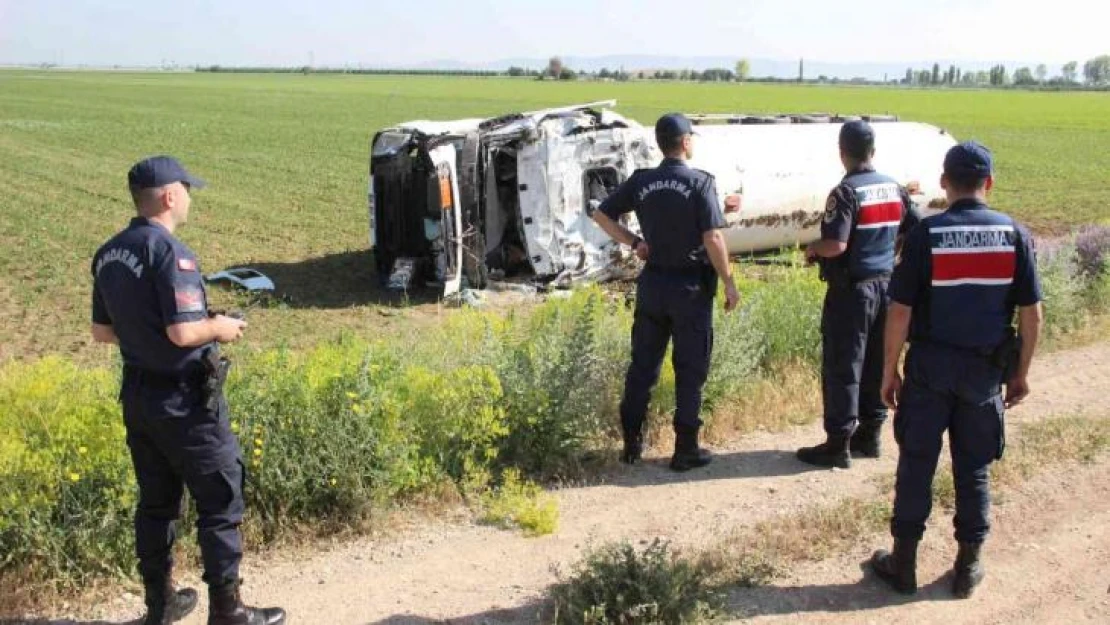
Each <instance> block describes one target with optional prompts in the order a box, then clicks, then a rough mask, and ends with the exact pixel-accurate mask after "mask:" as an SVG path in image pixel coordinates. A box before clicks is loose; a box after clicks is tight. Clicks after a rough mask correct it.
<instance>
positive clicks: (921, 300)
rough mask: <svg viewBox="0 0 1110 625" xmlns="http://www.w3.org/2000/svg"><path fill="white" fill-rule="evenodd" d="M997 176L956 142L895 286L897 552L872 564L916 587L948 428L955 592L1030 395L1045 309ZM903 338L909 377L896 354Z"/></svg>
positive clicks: (973, 566)
mask: <svg viewBox="0 0 1110 625" xmlns="http://www.w3.org/2000/svg"><path fill="white" fill-rule="evenodd" d="M993 185H994V178H993V163H992V157H991V153H990V151H989V150H987V149H986V148H985V147H983V146H982V145H980V144H978V143H974V142H968V143H962V144H960V145H957V146H955V147H953V148H952V149H951V150H949V152H948V154H947V155H946V157H945V159H944V174H943V176H942V178H941V186H942V187H944V189H945V191H946V193H947V195H948V202H949V207H948V210H947V211H945V212H944V213H941V214H939V215H934V216H932V217H929V218H927V219H925V220H924V221H922V223H921V224H920V225H919V226H918V227H917V228H915V229H914V231H913V232H911V233H910V235H909V236H908V237H907V239H906V244H905V248H904V250H903V253H902V259H901V262H900V263H899V265H898V266H897V268H895V270H894V277H893V279H892V281H891V285H890V296H891V300H892V303H891V305H890V311H889V318H888V320H887V325H886V339H885V343H886V361H885V366H884V372H883V385H882V396H883V401H884V402H886V404H887V405H888V406H890V407H892V408H895V409H896V412H895V415H894V437H895V440H896V441H898V447H899V457H898V474H897V481H896V484H895V495H894V515H893V518H892V519H891V525H890V530H891V534H892V535H893V537H894V550H893V553H891V552H887V551H885V550H882V551H878V552H876V553H875V555H874V556H873V558H872V560H871V567H872V568H873V569H874V571H875V572H876V573H877V574H878V575H879V576H880V577H881V578H882V579H883V580H885V581H886V582H887V583H888V584H889V585H890V586H891V587H893V588H894V589H895V590H897V591H899V592H902V593H906V594H911V593H914V592H916V590H917V570H916V564H917V545H918V542H919V541H920V540H921V536H922V534H923V533H924V532H925V521H926V519H928V518H929V513H930V511H931V507H932V484H933V475H934V473H935V472H936V467H937V459H938V457H939V455H940V451H941V445H942V438H943V436H944V431H945V430H948V443H949V447H950V451H951V453H952V475H953V478H954V480H955V485H956V516H955V519H954V525H955V530H956V531H955V534H956V540H957V541H958V542H959V552H958V554H957V556H956V563H955V576H954V579H953V584H952V592H953V593H954V594H955V595H956V596H957V597H961V598H966V597H969V596H971V594H972V591H973V589H974V588H975V586H976V585H978V584H979V583H980V582H981V581H982V579H983V575H984V572H983V567H982V564H981V563H980V559H979V552H980V548H981V547H982V544H983V541H984V540H985V539H986V537H987V533H988V532H989V530H990V521H989V509H990V490H989V481H988V479H989V465H990V463H991V462H993V461H994V460H996V459H1000V458H1001V457H1002V453H1003V450H1004V449H1005V440H1006V438H1005V424H1004V420H1003V413H1004V410H1005V408H1009V407H1012V406H1014V405H1015V404H1017V403H1019V402H1020V401H1021V400H1022V399H1024V398H1025V397H1026V396H1027V395H1028V394H1029V383H1028V380H1027V376H1028V374H1029V365H1030V363H1031V362H1032V360H1033V351H1034V349H1035V348H1036V345H1037V339H1038V336H1039V334H1040V326H1041V318H1042V314H1041V303H1040V302H1041V299H1042V297H1041V285H1040V279H1039V277H1038V275H1037V268H1036V259H1035V257H1034V251H1033V250H1034V245H1033V239H1032V237H1031V236H1030V234H1029V232H1028V231H1026V230H1025V229H1024V228H1022V227H1021V226H1019V225H1018V224H1017V223H1016V222H1014V220H1013V219H1011V218H1010V217H1008V216H1007V215H1004V214H1002V213H999V212H996V211H994V210H992V209H991V208H990V207H988V206H987V203H986V198H987V193H988V192H989V191H990V190H991V188H992V187H993ZM1015 308H1016V309H1017V312H1018V315H1017V316H1018V327H1017V331H1016V333H1015V332H1014V329H1013V327H1012V325H1011V324H1012V320H1013V317H1014V310H1015ZM907 337H908V338H909V342H910V349H909V353H908V354H907V356H906V363H905V381H904V382H903V380H902V378H901V377H900V376H899V375H898V359H899V357H900V356H901V353H902V344H903V343H904V342H905V341H906V339H907ZM1003 383H1005V385H1006V388H1005V395H1003V393H1002V384H1003Z"/></svg>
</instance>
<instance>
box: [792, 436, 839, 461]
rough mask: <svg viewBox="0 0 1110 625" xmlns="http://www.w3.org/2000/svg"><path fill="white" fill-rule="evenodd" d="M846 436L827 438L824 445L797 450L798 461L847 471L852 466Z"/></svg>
mask: <svg viewBox="0 0 1110 625" xmlns="http://www.w3.org/2000/svg"><path fill="white" fill-rule="evenodd" d="M848 441H849V438H848V437H847V436H829V437H827V438H826V439H825V442H824V443H821V444H820V445H816V446H814V447H802V448H801V449H799V450H798V454H797V455H798V460H801V461H802V462H804V463H806V464H812V465H815V466H818V467H838V468H841V469H847V468H849V467H851V466H852V456H851V454H850V453H848Z"/></svg>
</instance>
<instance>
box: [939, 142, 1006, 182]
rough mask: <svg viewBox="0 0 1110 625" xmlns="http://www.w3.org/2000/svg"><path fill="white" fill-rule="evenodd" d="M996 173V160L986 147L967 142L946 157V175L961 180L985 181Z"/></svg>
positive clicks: (956, 147) (953, 149)
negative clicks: (974, 179)
mask: <svg viewBox="0 0 1110 625" xmlns="http://www.w3.org/2000/svg"><path fill="white" fill-rule="evenodd" d="M993 172H994V158H993V157H992V156H991V151H990V150H988V149H987V147H986V146H985V145H982V144H981V143H978V142H975V141H965V142H963V143H961V144H959V145H955V146H952V148H951V149H949V150H948V153H947V154H945V155H944V173H946V174H949V175H952V176H957V177H961V178H978V179H980V180H982V179H985V178H986V177H987V176H990V175H991V174H992V173H993Z"/></svg>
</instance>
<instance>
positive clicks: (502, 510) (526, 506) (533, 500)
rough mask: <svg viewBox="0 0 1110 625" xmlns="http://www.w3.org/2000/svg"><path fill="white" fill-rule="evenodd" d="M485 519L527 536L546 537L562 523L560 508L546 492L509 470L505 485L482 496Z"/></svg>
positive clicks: (506, 473) (482, 517) (503, 476)
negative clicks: (517, 530)
mask: <svg viewBox="0 0 1110 625" xmlns="http://www.w3.org/2000/svg"><path fill="white" fill-rule="evenodd" d="M481 503H482V516H481V520H482V521H483V522H486V523H490V524H493V525H497V526H499V527H504V528H508V527H519V528H520V529H522V530H523V531H524V534H525V535H526V536H544V535H546V534H550V533H552V532H554V531H555V528H556V527H557V526H558V524H559V506H558V503H556V501H555V498H554V497H552V496H550V495H547V494H546V493H544V491H543V489H542V488H540V487H539V486H537V485H535V484H532V483H530V482H526V481H523V480H522V479H521V477H520V473H519V472H518V471H517V470H515V469H506V470H505V473H504V474H503V475H502V482H501V485H500V486H498V487H497V488H496V489H493V490H489V491H486V492H485V493H482V495H481Z"/></svg>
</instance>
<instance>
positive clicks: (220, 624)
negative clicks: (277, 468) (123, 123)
mask: <svg viewBox="0 0 1110 625" xmlns="http://www.w3.org/2000/svg"><path fill="white" fill-rule="evenodd" d="M127 182H128V186H129V187H130V190H131V195H132V198H133V200H134V202H135V206H136V208H137V210H138V216H137V217H135V218H134V219H132V220H131V223H130V224H129V225H128V226H127V228H125V229H124V230H123V231H121V232H119V233H118V234H116V235H115V236H113V237H112V238H111V239H109V240H108V242H107V243H105V244H104V245H103V246H102V247H101V248H100V249H99V250H98V251H97V252H96V255H95V257H94V258H93V262H92V273H93V294H92V334H93V337H94V339H96V340H97V341H100V342H105V343H115V344H118V345H119V350H120V353H121V355H122V357H123V363H124V370H123V381H122V388H121V390H120V401H121V403H122V406H123V418H124V423H125V425H126V428H127V444H128V447H129V448H130V450H131V458H132V461H133V464H134V466H135V477H136V481H137V482H138V486H139V502H138V508H137V510H136V513H135V549H136V554H137V555H138V559H139V571H140V573H141V575H142V579H143V585H144V588H145V595H146V605H147V614H146V616H145V619H144V621H143V622H144V623H148V624H153V623H158V624H161V623H172V622H174V621H177V620H180V619H182V618H184V617H185V616H186V615H187V614H189V613H190V612H191V611H192V610H193V608H194V606H195V605H196V603H197V593H196V591H194V590H193V589H191V588H186V589H181V590H175V588H174V585H173V581H172V569H173V558H172V553H171V552H172V548H173V544H174V538H175V527H174V526H175V525H176V521H177V519H178V518H179V516H180V513H181V505H182V495H183V492H184V488H188V489H189V493H190V495H191V496H192V499H193V501H195V502H196V506H197V542H198V543H199V544H200V549H201V554H202V558H203V561H204V581H205V582H206V583H207V584H208V587H209V599H210V606H209V617H208V623H209V625H232V624H235V625H242V624H246V625H276V624H279V623H284V621H285V613H284V612H283V611H282V610H281V609H277V608H267V609H256V608H251V607H246V606H244V605H243V604H242V602H241V600H240V598H239V582H240V580H239V562H240V560H241V558H242V546H241V538H240V532H239V524H240V522H241V521H242V518H243V477H244V474H243V463H242V461H241V458H240V452H239V443H238V441H237V440H236V438H235V436H234V434H232V432H231V429H230V423H229V420H228V406H227V402H226V401H225V400H224V398H223V395H222V392H220V391H219V390H218V389H216V390H213V387H212V386H211V384H212V382H213V380H212V377H211V375H210V371H209V368H207V367H206V366H205V365H204V364H203V363H204V362H205V360H206V357H209V356H211V354H210V350H216V349H217V343H226V342H231V341H235V340H238V339H239V338H240V337H241V336H242V333H243V328H244V327H245V326H246V323H245V322H243V321H241V320H239V319H234V318H231V317H226V316H222V315H215V316H209V313H208V306H207V298H206V294H205V290H204V283H203V280H202V278H201V271H200V264H199V263H198V261H197V258H196V256H195V255H194V254H193V252H192V251H191V250H189V248H188V247H186V246H185V245H184V244H183V243H181V241H179V240H177V239H176V238H175V237H174V236H173V232H174V230H175V229H176V228H178V227H180V226H182V225H184V224H185V222H186V219H187V218H188V214H189V205H190V201H191V200H190V195H189V193H190V190H191V189H197V188H201V187H202V186H203V182H202V181H201V180H199V179H197V178H194V177H193V176H192V175H190V174H189V173H188V172H187V171H186V170H185V168H184V167H182V166H181V164H180V163H178V162H177V161H176V160H174V159H173V158H170V157H167V156H156V157H152V158H148V159H146V160H143V161H141V162H139V163H136V164H135V165H134V167H132V168H131V170H130V172H128V175H127Z"/></svg>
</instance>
